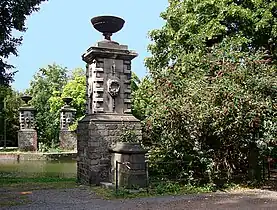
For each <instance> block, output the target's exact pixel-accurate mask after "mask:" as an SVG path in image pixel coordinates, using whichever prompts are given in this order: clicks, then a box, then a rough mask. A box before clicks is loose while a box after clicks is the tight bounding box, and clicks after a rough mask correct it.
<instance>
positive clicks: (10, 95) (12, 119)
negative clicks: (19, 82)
mask: <svg viewBox="0 0 277 210" xmlns="http://www.w3.org/2000/svg"><path fill="white" fill-rule="evenodd" d="M1 92H2V94H3V95H4V96H5V104H6V107H5V109H3V112H2V113H0V119H5V120H6V140H7V142H6V143H7V144H6V145H7V146H13V147H15V146H17V131H18V130H19V112H18V109H19V107H20V106H21V105H22V104H23V101H22V100H21V98H20V97H21V96H22V93H20V92H18V91H15V90H13V89H12V88H10V87H6V88H5V90H4V89H2V91H1ZM3 92H4V93H3ZM0 95H1V94H0ZM3 122H4V121H3V120H1V123H3ZM2 127H3V128H4V126H3V125H1V128H2ZM0 135H1V136H3V135H4V129H1V130H0ZM0 145H2V146H3V145H4V142H0Z"/></svg>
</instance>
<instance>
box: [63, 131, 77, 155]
mask: <svg viewBox="0 0 277 210" xmlns="http://www.w3.org/2000/svg"><path fill="white" fill-rule="evenodd" d="M59 139H60V148H61V149H63V150H76V149H77V134H76V133H75V132H74V131H67V130H61V131H60V135H59Z"/></svg>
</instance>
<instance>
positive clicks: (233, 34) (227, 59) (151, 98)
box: [134, 0, 277, 177]
mask: <svg viewBox="0 0 277 210" xmlns="http://www.w3.org/2000/svg"><path fill="white" fill-rule="evenodd" d="M169 2H170V4H169V7H168V8H167V10H166V11H165V12H164V13H162V14H161V16H162V18H163V19H164V20H165V21H166V23H165V25H164V26H163V27H162V28H161V29H159V30H153V31H151V32H150V38H151V40H152V41H153V43H152V44H151V45H150V46H149V50H150V52H151V54H152V55H151V57H149V58H147V59H146V66H147V67H148V69H149V73H150V74H149V78H148V79H145V80H143V81H142V83H141V85H140V88H139V89H138V91H136V92H135V94H134V96H135V98H134V107H135V108H136V109H137V112H138V113H141V115H142V118H144V119H145V120H144V124H145V131H146V133H147V135H146V136H147V137H148V138H147V140H148V143H149V140H150V141H151V144H152V145H155V146H154V147H153V148H154V150H153V151H154V152H153V153H152V155H154V157H155V158H163V159H167V160H176V159H179V160H184V161H187V160H189V161H192V163H193V164H196V165H197V164H200V165H201V164H202V163H203V162H204V163H205V164H204V165H201V167H202V169H203V170H204V171H206V172H207V173H208V172H209V173H212V172H213V174H217V173H222V172H224V173H225V175H224V176H226V174H227V175H228V176H229V177H231V176H233V175H234V174H237V173H241V172H243V173H245V172H246V171H247V167H248V166H250V165H251V164H250V163H251V160H249V157H250V156H251V155H249V154H252V152H253V151H256V148H259V149H263V148H265V147H266V146H268V145H269V144H270V142H274V141H276V135H277V134H276V130H277V118H276V117H277V107H276V106H277V105H276V103H277V101H276V100H277V99H276V93H277V67H276V53H277V50H276V41H277V36H276V33H277V31H276V25H277V16H276V6H277V3H276V1H254V0H252V1H251V0H249V1H234V0H223V1H221V0H203V1H198V0H170V1H169ZM149 137H150V139H149ZM260 151H261V152H262V151H263V150H260ZM252 156H253V155H252ZM258 156H259V155H256V158H258ZM255 161H256V162H257V163H258V160H255ZM252 162H253V161H252ZM203 173H204V172H203Z"/></svg>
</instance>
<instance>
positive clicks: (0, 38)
mask: <svg viewBox="0 0 277 210" xmlns="http://www.w3.org/2000/svg"><path fill="white" fill-rule="evenodd" d="M43 1H46V0H20V1H18V0H1V1H0V84H2V83H4V84H8V83H9V82H10V81H12V77H13V74H14V73H12V72H11V69H12V68H13V66H12V65H11V64H8V63H7V62H6V60H7V58H8V57H9V56H10V55H11V54H13V55H17V49H16V48H17V46H18V45H20V44H21V42H22V37H14V34H13V33H14V31H18V32H25V31H26V27H25V20H26V18H27V16H29V15H30V14H32V13H33V12H35V11H38V9H39V7H38V5H39V4H40V3H41V2H43Z"/></svg>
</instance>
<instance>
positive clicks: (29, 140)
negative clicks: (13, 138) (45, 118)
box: [18, 129, 37, 151]
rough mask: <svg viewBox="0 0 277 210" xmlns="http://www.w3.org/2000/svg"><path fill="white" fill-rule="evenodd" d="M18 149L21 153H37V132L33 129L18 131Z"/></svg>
mask: <svg viewBox="0 0 277 210" xmlns="http://www.w3.org/2000/svg"><path fill="white" fill-rule="evenodd" d="M18 148H19V150H21V151H37V131H36V130H34V129H25V130H20V131H18Z"/></svg>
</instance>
